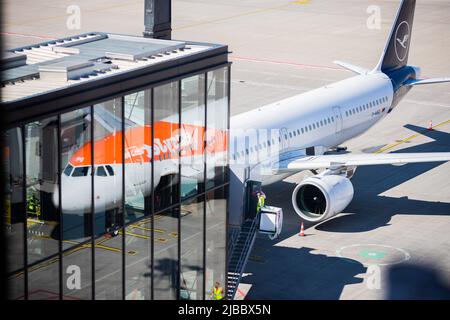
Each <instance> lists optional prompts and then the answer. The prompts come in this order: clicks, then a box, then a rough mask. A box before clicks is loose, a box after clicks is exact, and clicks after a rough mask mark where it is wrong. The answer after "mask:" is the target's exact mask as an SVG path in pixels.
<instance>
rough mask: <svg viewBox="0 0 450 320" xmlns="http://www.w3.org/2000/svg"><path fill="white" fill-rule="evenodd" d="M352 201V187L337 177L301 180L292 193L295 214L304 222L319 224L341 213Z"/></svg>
mask: <svg viewBox="0 0 450 320" xmlns="http://www.w3.org/2000/svg"><path fill="white" fill-rule="evenodd" d="M352 199H353V185H352V183H351V182H350V180H349V179H348V178H346V177H343V176H339V175H323V176H322V175H317V176H313V177H310V178H307V179H305V180H303V181H302V182H301V183H300V184H299V185H298V186H297V187H296V188H295V189H294V192H293V193H292V204H293V206H294V210H295V212H296V213H297V214H298V215H299V216H300V217H301V218H302V219H304V220H306V221H310V222H320V221H323V220H326V219H329V218H331V217H334V216H335V215H337V214H338V213H340V212H342V210H344V209H345V208H346V207H347V206H348V205H349V203H350V202H351V201H352Z"/></svg>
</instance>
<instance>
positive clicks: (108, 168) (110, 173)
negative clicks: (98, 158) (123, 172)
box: [106, 166, 114, 176]
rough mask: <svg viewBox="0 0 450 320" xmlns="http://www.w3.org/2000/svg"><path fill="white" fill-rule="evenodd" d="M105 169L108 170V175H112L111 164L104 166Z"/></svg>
mask: <svg viewBox="0 0 450 320" xmlns="http://www.w3.org/2000/svg"><path fill="white" fill-rule="evenodd" d="M106 170H108V173H109V175H110V176H113V175H114V170H113V168H112V167H111V166H106Z"/></svg>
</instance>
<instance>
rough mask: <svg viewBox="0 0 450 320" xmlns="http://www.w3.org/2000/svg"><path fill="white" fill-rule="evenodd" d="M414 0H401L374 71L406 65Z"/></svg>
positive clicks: (390, 69)
mask: <svg viewBox="0 0 450 320" xmlns="http://www.w3.org/2000/svg"><path fill="white" fill-rule="evenodd" d="M415 8H416V0H402V3H401V5H400V8H399V10H398V12H397V17H396V19H395V23H394V25H393V27H392V30H391V33H390V36H389V39H388V42H387V43H386V47H385V49H384V50H383V53H382V55H381V58H380V61H379V62H378V65H377V66H376V67H375V69H374V71H377V72H385V73H386V72H389V71H393V70H396V69H399V68H402V67H404V66H406V64H407V63H408V55H409V47H410V43H411V34H412V27H413V20H414V11H415Z"/></svg>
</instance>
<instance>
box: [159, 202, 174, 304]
mask: <svg viewBox="0 0 450 320" xmlns="http://www.w3.org/2000/svg"><path fill="white" fill-rule="evenodd" d="M178 219H179V208H178V207H176V208H174V209H168V210H166V211H164V212H163V213H161V214H158V215H155V222H154V226H155V229H154V261H153V263H154V270H153V272H154V276H153V290H154V293H153V294H154V295H153V298H154V299H155V300H175V299H177V289H178V277H179V272H178V236H179V231H178ZM159 231H163V232H164V233H162V234H161V233H160V232H159Z"/></svg>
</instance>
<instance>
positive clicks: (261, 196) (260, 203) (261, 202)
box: [256, 191, 266, 213]
mask: <svg viewBox="0 0 450 320" xmlns="http://www.w3.org/2000/svg"><path fill="white" fill-rule="evenodd" d="M257 196H258V205H257V206H256V211H257V212H258V213H259V212H260V211H261V208H262V207H264V204H265V202H266V195H265V194H264V192H262V191H260V192H258V193H257Z"/></svg>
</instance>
